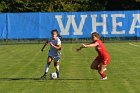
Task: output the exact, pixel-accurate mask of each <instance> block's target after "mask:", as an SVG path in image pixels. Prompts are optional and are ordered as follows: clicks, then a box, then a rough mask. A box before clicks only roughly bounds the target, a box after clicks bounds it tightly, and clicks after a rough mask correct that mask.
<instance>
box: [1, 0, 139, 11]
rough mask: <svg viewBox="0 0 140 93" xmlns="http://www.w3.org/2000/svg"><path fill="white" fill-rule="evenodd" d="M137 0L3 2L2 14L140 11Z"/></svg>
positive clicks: (27, 0)
mask: <svg viewBox="0 0 140 93" xmlns="http://www.w3.org/2000/svg"><path fill="white" fill-rule="evenodd" d="M139 6H140V4H139V3H138V2H137V3H136V1H135V0H121V1H120V0H1V1H0V12H77V11H104V10H132V9H133V10H135V9H140V7H139Z"/></svg>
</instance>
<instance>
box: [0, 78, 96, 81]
mask: <svg viewBox="0 0 140 93" xmlns="http://www.w3.org/2000/svg"><path fill="white" fill-rule="evenodd" d="M18 80H19V81H20V80H32V81H33V80H35V81H40V80H42V81H43V80H53V79H49V78H47V79H41V78H0V81H18ZM55 80H62V81H63V80H64V81H65V80H85V81H86V80H95V79H92V78H59V79H55Z"/></svg>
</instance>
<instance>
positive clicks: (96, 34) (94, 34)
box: [92, 32, 100, 39]
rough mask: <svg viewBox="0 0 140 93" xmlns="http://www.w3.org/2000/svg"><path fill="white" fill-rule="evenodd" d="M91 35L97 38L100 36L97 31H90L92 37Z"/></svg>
mask: <svg viewBox="0 0 140 93" xmlns="http://www.w3.org/2000/svg"><path fill="white" fill-rule="evenodd" d="M93 36H95V37H97V38H98V39H99V38H100V35H99V34H98V33H97V32H93V33H92V37H93Z"/></svg>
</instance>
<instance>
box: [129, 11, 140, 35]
mask: <svg viewBox="0 0 140 93" xmlns="http://www.w3.org/2000/svg"><path fill="white" fill-rule="evenodd" d="M137 22H139V25H136V24H137ZM135 28H140V14H133V21H132V25H131V28H130V31H129V34H135Z"/></svg>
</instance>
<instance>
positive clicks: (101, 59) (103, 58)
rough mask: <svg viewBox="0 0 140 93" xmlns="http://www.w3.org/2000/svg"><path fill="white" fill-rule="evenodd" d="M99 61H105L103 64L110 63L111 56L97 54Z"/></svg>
mask: <svg viewBox="0 0 140 93" xmlns="http://www.w3.org/2000/svg"><path fill="white" fill-rule="evenodd" d="M95 60H97V61H98V62H101V63H103V65H108V64H109V62H110V57H109V56H108V57H101V56H97V57H96V59H95Z"/></svg>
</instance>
